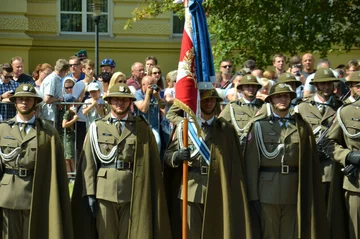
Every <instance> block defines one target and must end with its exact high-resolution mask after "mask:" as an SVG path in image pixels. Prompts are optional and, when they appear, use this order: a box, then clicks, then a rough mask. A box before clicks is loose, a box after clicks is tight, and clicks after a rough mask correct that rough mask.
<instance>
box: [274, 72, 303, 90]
mask: <svg viewBox="0 0 360 239" xmlns="http://www.w3.org/2000/svg"><path fill="white" fill-rule="evenodd" d="M278 82H281V83H292V82H294V83H295V84H296V87H298V86H300V85H301V82H300V81H298V80H297V79H296V77H295V75H294V74H291V73H289V72H285V73H282V74H281V75H280V76H279V78H278Z"/></svg>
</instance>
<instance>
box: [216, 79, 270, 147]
mask: <svg viewBox="0 0 360 239" xmlns="http://www.w3.org/2000/svg"><path fill="white" fill-rule="evenodd" d="M238 87H239V88H240V90H241V92H242V98H240V99H239V100H237V101H233V102H230V103H229V104H228V105H227V106H226V107H225V108H224V110H223V111H222V112H221V114H220V117H222V118H224V119H225V120H227V121H229V122H230V123H231V124H232V125H233V126H234V127H235V129H236V131H237V133H238V136H239V139H240V145H241V146H242V151H243V148H244V145H245V141H246V136H247V132H248V130H249V126H250V121H251V120H252V118H254V117H255V115H256V113H257V112H258V111H259V110H260V109H261V107H262V105H263V104H264V102H263V101H262V100H260V99H257V98H256V93H257V91H258V90H259V89H260V88H261V87H262V85H261V84H260V83H258V81H257V80H256V77H255V76H252V75H246V76H244V77H243V78H242V80H241V81H240V84H239V86H238Z"/></svg>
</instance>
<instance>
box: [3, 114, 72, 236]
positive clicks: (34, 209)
mask: <svg viewBox="0 0 360 239" xmlns="http://www.w3.org/2000/svg"><path fill="white" fill-rule="evenodd" d="M35 124H36V131H37V132H36V133H37V134H36V135H37V155H36V162H35V172H34V178H33V188H32V202H31V210H30V225H29V239H48V238H52V239H63V238H67V239H68V238H69V239H71V238H73V228H72V220H71V212H70V198H69V188H68V178H67V174H66V166H65V159H64V152H63V147H62V145H61V140H60V137H59V135H58V133H57V131H56V130H55V128H53V127H52V126H50V125H49V124H48V123H45V122H44V121H41V120H40V119H36V121H35ZM1 218H2V216H1V217H0V219H1ZM0 221H1V220H0ZM0 238H1V234H0Z"/></svg>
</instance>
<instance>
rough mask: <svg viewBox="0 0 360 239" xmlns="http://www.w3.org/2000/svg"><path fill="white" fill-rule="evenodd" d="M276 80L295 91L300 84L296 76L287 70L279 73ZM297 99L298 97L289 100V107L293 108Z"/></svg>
mask: <svg viewBox="0 0 360 239" xmlns="http://www.w3.org/2000/svg"><path fill="white" fill-rule="evenodd" d="M278 82H279V83H285V84H288V85H289V86H290V87H291V89H292V90H293V91H294V92H295V93H296V89H297V88H298V87H299V86H300V85H301V82H300V81H298V80H296V77H295V76H294V75H293V74H291V73H289V72H286V73H283V74H281V75H280V76H279V78H278ZM297 100H298V99H297V98H295V99H293V100H292V101H291V107H290V109H293V108H294V107H295V106H296V104H297Z"/></svg>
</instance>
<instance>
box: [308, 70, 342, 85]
mask: <svg viewBox="0 0 360 239" xmlns="http://www.w3.org/2000/svg"><path fill="white" fill-rule="evenodd" d="M332 81H339V79H338V78H336V77H335V75H334V72H333V71H332V70H331V69H330V68H319V69H318V70H317V71H316V72H315V75H314V79H313V80H312V81H311V82H310V84H312V85H313V84H314V83H320V82H332Z"/></svg>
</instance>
